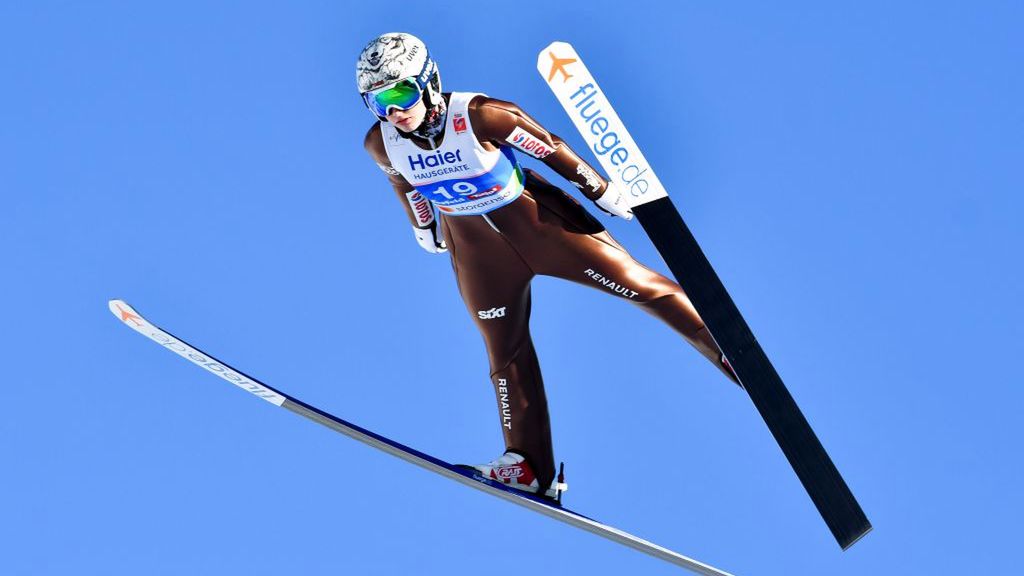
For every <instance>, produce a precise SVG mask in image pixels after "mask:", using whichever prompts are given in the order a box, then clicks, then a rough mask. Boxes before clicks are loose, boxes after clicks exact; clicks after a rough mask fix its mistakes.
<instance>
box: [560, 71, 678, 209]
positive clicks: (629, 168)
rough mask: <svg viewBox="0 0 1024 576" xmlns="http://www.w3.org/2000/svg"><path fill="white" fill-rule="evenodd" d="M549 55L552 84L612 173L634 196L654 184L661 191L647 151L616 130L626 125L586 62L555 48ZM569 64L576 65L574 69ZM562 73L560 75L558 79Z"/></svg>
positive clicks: (581, 131) (640, 195) (589, 142)
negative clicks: (563, 55) (645, 155)
mask: <svg viewBox="0 0 1024 576" xmlns="http://www.w3.org/2000/svg"><path fill="white" fill-rule="evenodd" d="M548 56H549V57H550V59H551V68H550V70H549V73H548V75H547V81H548V84H549V85H550V86H551V89H552V90H554V91H555V94H556V96H558V98H559V100H561V101H562V105H563V107H565V109H566V111H567V112H569V113H570V115H572V114H573V113H575V114H576V117H575V118H573V122H574V123H575V124H577V127H578V128H579V130H580V134H581V135H582V136H583V137H584V138H585V139H586V141H587V144H588V145H590V148H591V150H593V151H594V154H596V155H597V157H598V159H599V160H600V161H601V163H602V165H603V166H604V167H605V170H608V172H609V174H608V177H609V178H611V179H613V180H616V181H618V182H619V183H621V184H622V185H623V186H624V187H625V188H626V189H627V190H628V191H629V193H630V195H631V196H633V197H634V198H639V197H642V196H644V195H645V194H647V192H648V191H649V190H651V189H652V188H654V192H655V194H657V193H658V191H659V189H660V187H661V184H660V183H659V182H657V177H653V178H652V180H654V184H652V183H651V182H650V181H648V178H647V176H646V173H647V172H648V171H649V170H650V168H649V167H648V166H647V163H646V161H645V160H644V159H643V155H642V154H640V151H639V150H637V149H635V145H634V144H632V142H631V139H630V138H629V137H628V134H627V135H626V138H625V139H623V138H622V137H620V136H619V133H618V132H617V131H616V130H617V129H620V128H621V130H622V131H623V133H624V134H625V128H624V127H622V123H621V121H620V120H619V119H618V116H617V115H616V114H615V111H614V110H613V109H612V107H611V104H609V103H608V100H607V98H605V96H604V94H603V93H602V92H601V91H600V90H599V89H598V88H597V86H596V82H594V81H593V76H591V75H590V72H589V71H587V70H586V67H585V66H583V63H582V62H580V61H579V60H578V59H577V58H576V57H569V58H560V57H558V56H557V55H556V54H555V53H554V52H553V51H549V52H548ZM567 68H572V72H571V73H570V72H569V70H567ZM580 68H582V70H581V69H580ZM559 74H560V78H559V79H556V78H555V77H556V76H559ZM605 110H607V111H608V112H607V113H605V112H604V111H605ZM624 140H625V141H624ZM634 150H635V153H634V152H633V151H634ZM608 162H610V165H611V169H609V166H608V165H607V163H608ZM652 176H653V174H652ZM659 195H662V194H659Z"/></svg>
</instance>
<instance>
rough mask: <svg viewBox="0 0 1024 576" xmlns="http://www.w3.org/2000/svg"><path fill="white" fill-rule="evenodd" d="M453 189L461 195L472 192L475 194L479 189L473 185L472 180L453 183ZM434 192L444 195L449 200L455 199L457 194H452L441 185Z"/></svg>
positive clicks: (467, 194)
mask: <svg viewBox="0 0 1024 576" xmlns="http://www.w3.org/2000/svg"><path fill="white" fill-rule="evenodd" d="M452 190H453V191H454V192H455V193H456V194H458V195H459V196H469V195H470V194H475V193H476V191H477V189H476V186H473V184H472V183H470V182H456V183H455V184H452ZM434 193H435V194H439V195H441V196H444V197H445V198H447V199H448V200H454V199H455V196H452V194H451V193H450V192H448V189H447V188H445V187H444V186H440V187H438V188H437V189H435V190H434Z"/></svg>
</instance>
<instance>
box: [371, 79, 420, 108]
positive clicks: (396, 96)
mask: <svg viewBox="0 0 1024 576" xmlns="http://www.w3.org/2000/svg"><path fill="white" fill-rule="evenodd" d="M421 96H422V93H421V92H420V87H419V86H418V85H417V84H416V82H415V81H414V80H412V79H410V78H407V79H405V80H400V81H398V82H397V83H395V84H393V85H391V86H385V87H384V88H380V89H378V90H371V91H369V92H367V93H366V94H364V95H363V98H364V99H365V100H366V105H367V106H369V108H370V110H372V111H373V113H374V114H376V115H377V116H387V115H388V113H389V112H390V111H391V109H392V108H397V109H398V110H408V109H409V108H412V107H413V106H415V105H416V103H417V102H419V101H420V97H421Z"/></svg>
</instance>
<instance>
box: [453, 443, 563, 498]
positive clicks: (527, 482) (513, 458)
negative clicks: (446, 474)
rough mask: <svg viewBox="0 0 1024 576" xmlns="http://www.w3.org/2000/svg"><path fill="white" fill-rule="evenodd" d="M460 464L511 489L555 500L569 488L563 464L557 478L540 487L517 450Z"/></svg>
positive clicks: (531, 470)
mask: <svg viewBox="0 0 1024 576" xmlns="http://www.w3.org/2000/svg"><path fill="white" fill-rule="evenodd" d="M461 466H463V467H465V468H469V469H472V470H475V471H476V472H477V473H479V474H480V475H481V476H483V477H484V478H487V479H489V480H493V481H495V482H501V483H502V484H504V485H506V486H508V487H509V488H512V489H513V490H519V491H522V492H528V493H530V494H536V495H538V496H543V497H544V498H547V499H549V500H554V501H555V502H560V501H561V499H562V492H565V491H566V490H568V489H569V485H568V484H566V483H565V474H564V470H565V464H562V466H561V467H560V468H559V471H558V478H556V479H555V480H554V481H553V482H552V483H551V486H550V487H548V488H547V489H541V486H540V482H538V481H537V476H536V475H535V474H534V473H533V468H532V467H531V466H530V463H529V462H528V461H527V460H526V457H525V456H523V455H522V454H519V453H517V452H512V451H508V452H505V453H504V454H503V455H502V456H501V457H500V458H498V459H497V460H493V461H491V462H488V463H487V464H477V465H474V466H466V465H464V464H463V465H461Z"/></svg>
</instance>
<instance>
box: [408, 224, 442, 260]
mask: <svg viewBox="0 0 1024 576" xmlns="http://www.w3.org/2000/svg"><path fill="white" fill-rule="evenodd" d="M412 232H413V234H415V235H416V242H417V243H419V245H420V247H421V248H423V249H424V250H426V251H427V252H430V253H431V254H440V253H442V252H447V251H448V246H447V245H446V244H445V243H444V240H443V239H440V240H439V239H438V238H437V226H436V225H434V226H431V227H430V228H417V227H415V226H413V227H412Z"/></svg>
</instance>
